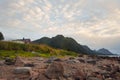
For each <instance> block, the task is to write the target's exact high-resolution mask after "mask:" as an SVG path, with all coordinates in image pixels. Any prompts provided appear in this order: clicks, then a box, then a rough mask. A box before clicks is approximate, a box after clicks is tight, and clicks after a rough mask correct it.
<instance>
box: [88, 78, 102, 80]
mask: <svg viewBox="0 0 120 80" xmlns="http://www.w3.org/2000/svg"><path fill="white" fill-rule="evenodd" d="M86 80H102V79H99V78H97V77H88V78H87V79H86Z"/></svg>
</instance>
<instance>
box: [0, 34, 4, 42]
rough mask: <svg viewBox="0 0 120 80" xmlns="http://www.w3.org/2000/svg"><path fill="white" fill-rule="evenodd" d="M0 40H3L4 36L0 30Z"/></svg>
mask: <svg viewBox="0 0 120 80" xmlns="http://www.w3.org/2000/svg"><path fill="white" fill-rule="evenodd" d="M0 40H4V36H3V34H2V33H1V32H0Z"/></svg>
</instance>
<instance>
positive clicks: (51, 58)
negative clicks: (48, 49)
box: [45, 57, 57, 63]
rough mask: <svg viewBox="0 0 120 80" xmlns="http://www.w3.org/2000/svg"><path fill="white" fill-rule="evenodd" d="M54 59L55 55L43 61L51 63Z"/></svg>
mask: <svg viewBox="0 0 120 80" xmlns="http://www.w3.org/2000/svg"><path fill="white" fill-rule="evenodd" d="M55 59H57V58H56V57H50V58H49V59H48V60H47V61H45V63H52V62H53V61H54V60H55Z"/></svg>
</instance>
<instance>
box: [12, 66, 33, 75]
mask: <svg viewBox="0 0 120 80" xmlns="http://www.w3.org/2000/svg"><path fill="white" fill-rule="evenodd" d="M30 71H32V68H31V67H17V68H15V69H14V70H13V73H14V74H30Z"/></svg>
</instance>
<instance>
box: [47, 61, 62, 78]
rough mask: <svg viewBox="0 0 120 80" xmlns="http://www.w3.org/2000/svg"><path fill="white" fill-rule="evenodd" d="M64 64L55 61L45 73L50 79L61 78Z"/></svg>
mask: <svg viewBox="0 0 120 80" xmlns="http://www.w3.org/2000/svg"><path fill="white" fill-rule="evenodd" d="M63 72H64V69H63V66H62V64H61V63H57V62H53V63H52V64H51V65H50V66H49V67H48V69H47V70H46V72H45V75H46V76H47V77H48V78H50V79H59V77H62V76H63Z"/></svg>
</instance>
